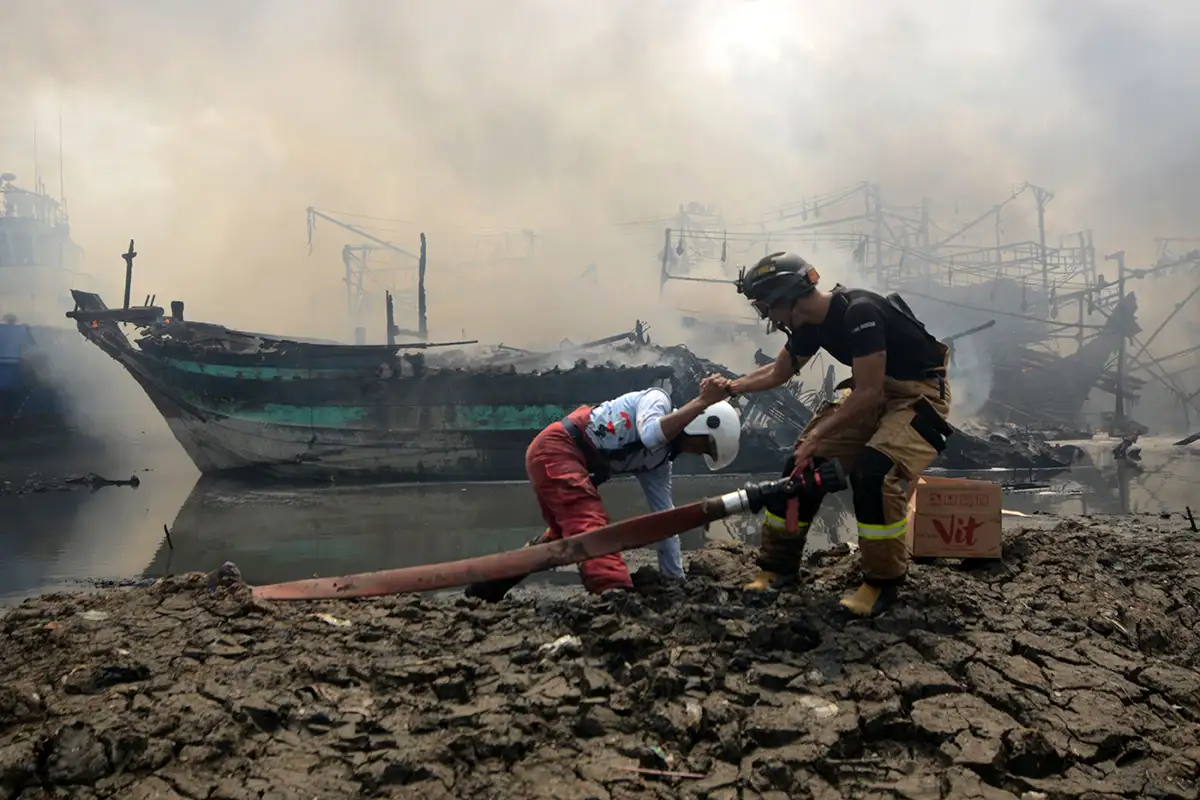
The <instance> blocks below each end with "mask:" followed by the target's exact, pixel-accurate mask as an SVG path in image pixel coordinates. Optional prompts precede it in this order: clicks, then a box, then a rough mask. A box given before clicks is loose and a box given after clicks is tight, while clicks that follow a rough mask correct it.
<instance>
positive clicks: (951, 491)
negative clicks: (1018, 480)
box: [907, 477, 1004, 558]
mask: <svg viewBox="0 0 1200 800" xmlns="http://www.w3.org/2000/svg"><path fill="white" fill-rule="evenodd" d="M1003 503H1004V492H1003V490H1002V489H1001V488H1000V484H998V483H990V482H988V481H970V480H965V479H962V478H934V477H924V478H920V479H919V480H918V481H917V484H916V486H914V487H912V491H911V492H910V494H909V498H908V537H907V541H908V550H909V553H911V554H912V556H913V557H915V558H1000V534H1001V527H1002V517H1003V514H1002V508H1003Z"/></svg>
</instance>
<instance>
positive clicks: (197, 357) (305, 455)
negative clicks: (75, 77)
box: [77, 293, 790, 481]
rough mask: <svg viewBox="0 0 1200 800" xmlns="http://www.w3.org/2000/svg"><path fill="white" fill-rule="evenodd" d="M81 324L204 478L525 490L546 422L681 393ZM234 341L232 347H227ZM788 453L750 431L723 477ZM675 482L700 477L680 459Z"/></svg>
mask: <svg viewBox="0 0 1200 800" xmlns="http://www.w3.org/2000/svg"><path fill="white" fill-rule="evenodd" d="M77 299H78V301H79V303H80V305H81V308H85V309H89V310H103V304H102V303H101V302H100V301H99V299H98V298H96V297H95V296H94V295H90V294H88V293H78V294H77ZM78 322H79V329H80V331H81V332H82V333H83V334H84V335H85V337H87V338H88V339H89V340H90V341H92V342H93V343H94V344H96V345H97V346H98V347H100V348H101V349H102V350H104V351H105V352H106V353H108V354H109V355H110V356H112V357H113V358H114V359H116V360H117V361H119V362H120V363H121V364H122V366H123V367H125V369H126V370H127V371H128V372H129V374H130V375H132V376H133V378H134V379H135V380H136V381H137V382H138V383H139V384H140V385H141V386H142V388H143V389H144V390H145V392H146V394H147V396H149V398H150V399H151V401H153V403H154V404H155V406H156V407H157V409H158V411H159V412H160V413H161V414H162V416H163V417H164V419H165V420H166V422H167V424H168V426H169V427H170V430H171V432H172V433H173V434H174V436H175V438H176V439H177V440H178V441H179V443H180V445H181V446H182V447H183V449H184V450H185V451H186V452H187V454H188V456H189V457H190V458H191V460H192V462H193V463H194V464H195V466H196V468H197V469H199V470H200V472H202V473H204V474H207V475H216V474H229V473H235V474H236V473H240V474H242V475H243V476H247V477H249V476H255V477H259V478H263V477H265V478H272V479H284V480H395V481H478V480H524V479H525V477H526V475H525V449H526V448H527V447H528V445H529V443H530V442H531V441H532V440H533V438H534V436H536V435H537V433H538V432H539V431H541V430H542V429H543V428H545V427H546V426H547V425H550V424H552V423H553V422H555V421H557V420H560V419H562V418H563V417H565V416H566V415H567V414H569V413H570V412H571V411H573V410H574V409H576V408H578V407H579V406H580V405H594V404H597V403H600V402H603V401H605V400H607V399H610V398H612V397H615V396H617V395H620V394H622V393H624V392H629V391H636V390H641V389H645V388H647V387H649V386H661V387H662V388H664V389H666V390H667V391H668V392H672V391H673V390H674V389H675V388H676V384H677V383H679V381H678V376H677V374H676V368H675V367H674V366H672V365H670V364H654V365H648V366H626V367H617V366H611V365H608V366H588V365H585V364H575V365H574V366H573V367H570V368H567V369H562V368H551V369H548V370H542V371H532V370H518V369H516V368H514V367H513V366H512V365H511V364H501V365H496V364H491V365H489V366H479V365H475V366H472V367H470V368H455V367H453V366H449V367H448V366H445V363H444V362H440V363H442V366H441V367H439V368H433V367H431V366H430V365H429V364H428V363H427V362H426V360H425V359H424V358H423V357H422V356H420V355H414V354H411V353H408V354H399V355H398V354H397V353H396V352H395V349H393V348H381V347H361V348H359V347H346V346H342V345H322V344H306V343H298V342H295V341H290V340H262V341H260V340H259V339H257V338H255V339H252V340H249V341H247V340H246V337H245V336H244V335H241V334H238V336H239V337H240V338H238V339H236V340H234V339H233V338H232V337H228V336H222V337H221V338H219V339H218V340H217V344H211V343H210V344H209V345H206V346H202V347H200V346H190V347H189V346H181V344H180V343H179V342H178V341H174V342H173V341H163V340H162V338H155V337H153V336H150V337H146V338H143V339H141V340H139V341H138V343H137V346H136V347H134V346H132V345H131V344H130V343H129V341H128V340H127V339H126V338H125V337H124V334H122V333H121V332H120V330H119V329H118V328H117V326H116V323H115V322H111V321H97V320H95V319H93V320H86V319H79V320H78ZM205 330H207V328H206V329H205ZM233 341H236V342H237V346H236V347H235V348H234V347H231V348H229V349H225V346H224V345H227V344H228V343H229V342H233ZM683 383H685V384H686V383H688V382H687V381H684V382H683ZM693 388H694V387H691V386H690V385H686V386H684V387H683V390H684V391H689V390H693ZM787 444H790V443H787ZM787 449H788V448H787V447H786V446H784V447H780V445H779V443H777V442H776V441H775V439H774V438H773V437H772V436H771V435H770V434H769V433H768V432H765V431H761V432H759V431H756V432H751V433H750V434H749V435H748V436H747V437H746V438H745V440H744V442H743V447H742V452H741V454H740V455H739V458H738V459H737V461H735V462H734V464H733V465H731V466H730V468H729V470H730V471H755V472H757V471H763V470H767V471H770V472H774V471H776V470H778V469H779V465H780V464H781V463H782V461H783V460H784V459H785V458H786V455H787V453H786V451H787ZM676 472H677V473H678V474H689V473H701V472H707V467H706V465H705V463H704V461H703V459H698V458H683V459H679V460H678V461H677V462H676Z"/></svg>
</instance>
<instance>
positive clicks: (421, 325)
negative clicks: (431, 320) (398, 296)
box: [417, 233, 429, 342]
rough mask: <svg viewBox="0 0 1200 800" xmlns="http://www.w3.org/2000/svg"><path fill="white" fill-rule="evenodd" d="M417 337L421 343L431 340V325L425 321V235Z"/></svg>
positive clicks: (419, 269)
mask: <svg viewBox="0 0 1200 800" xmlns="http://www.w3.org/2000/svg"><path fill="white" fill-rule="evenodd" d="M417 335H418V336H420V337H421V341H422V342H423V341H425V340H426V339H428V338H429V325H428V322H427V320H426V319H425V234H424V233H422V234H421V255H420V258H419V260H418V261H417Z"/></svg>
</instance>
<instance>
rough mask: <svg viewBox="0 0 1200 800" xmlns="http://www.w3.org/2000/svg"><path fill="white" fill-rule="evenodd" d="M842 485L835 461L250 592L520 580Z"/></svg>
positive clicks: (340, 591) (299, 593)
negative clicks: (609, 517) (508, 545)
mask: <svg viewBox="0 0 1200 800" xmlns="http://www.w3.org/2000/svg"><path fill="white" fill-rule="evenodd" d="M847 486H848V483H847V480H846V473H845V471H844V470H843V469H842V467H841V465H839V464H838V463H837V462H836V461H827V462H824V463H822V464H821V465H820V466H819V467H816V468H815V469H814V468H811V467H810V468H808V469H806V470H804V471H803V472H801V473H799V474H797V475H792V476H790V477H787V478H782V479H780V480H775V481H765V482H761V483H747V484H746V485H745V486H743V487H742V488H741V489H738V490H737V491H734V492H729V493H727V494H722V495H716V496H713V497H708V498H705V499H703V500H697V501H696V502H694V503H689V504H688V505H685V506H680V507H679V508H673V509H669V510H667V511H659V512H656V513H653V514H643V515H641V516H638V517H632V518H630V519H626V520H622V521H620V522H614V523H611V524H609V525H605V526H604V527H602V528H597V529H595V530H592V531H588V532H587V533H581V534H579V535H578V536H572V537H570V538H564V539H559V540H557V541H553V542H547V543H545V544H536V545H533V546H530V547H525V548H522V549H520V550H510V551H508V552H504V553H493V554H491V555H485V556H478V557H476V558H467V559H462V560H460V561H448V562H444V563H440V564H425V565H421V566H416V567H404V568H402V569H390V570H382V571H379V572H363V573H359V574H357V575H344V576H341V577H337V578H313V579H309V580H301V581H292V582H289V583H276V584H271V585H268V586H255V587H253V589H252V591H253V593H254V596H255V597H256V598H258V599H260V600H330V599H339V598H355V597H379V596H382V595H393V594H406V593H411V592H428V591H432V590H435V589H451V588H454V587H457V586H466V585H468V584H474V583H482V582H486V581H498V580H504V579H510V578H520V577H524V576H526V575H530V574H533V573H535V572H541V571H543V570H548V569H553V568H554V567H563V566H567V565H568V564H578V563H579V562H581V561H587V560H588V559H591V558H596V557H598V556H606V555H610V554H612V553H618V552H621V551H624V550H633V549H636V548H639V547H646V546H647V545H651V544H654V543H655V542H658V541H661V540H663V539H667V538H669V537H671V536H675V535H676V534H679V533H683V532H684V531H689V530H692V529H693V528H699V527H702V526H704V525H707V524H708V523H710V522H716V521H718V520H721V519H724V518H726V517H729V516H733V515H735V514H745V513H750V514H756V513H758V512H759V511H761V510H762V509H763V507H764V506H765V505H766V504H767V503H768V502H770V501H772V500H775V499H784V500H788V499H791V498H799V497H818V496H823V495H825V494H828V493H830V492H839V491H841V490H843V489H845V488H846V487H847Z"/></svg>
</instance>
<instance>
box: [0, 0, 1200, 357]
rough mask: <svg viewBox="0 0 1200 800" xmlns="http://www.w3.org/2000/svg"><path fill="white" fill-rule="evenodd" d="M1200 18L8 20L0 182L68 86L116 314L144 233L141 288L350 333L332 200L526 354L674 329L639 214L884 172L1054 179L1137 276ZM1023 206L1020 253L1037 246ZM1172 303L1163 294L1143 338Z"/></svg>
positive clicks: (919, 8)
mask: <svg viewBox="0 0 1200 800" xmlns="http://www.w3.org/2000/svg"><path fill="white" fill-rule="evenodd" d="M1193 6H1194V4H1189V3H1185V2H1183V1H1182V0H1177V1H1175V2H1171V1H1164V2H1160V3H1155V4H1145V5H1144V6H1134V5H1131V4H1127V3H1116V2H1083V0H1079V2H1067V1H1066V0H1058V1H1052V2H1046V1H1045V0H1041V1H1035V0H1003V1H1001V0H996V1H995V2H986V1H981V2H972V3H962V2H950V0H925V1H924V2H919V3H918V2H901V3H888V4H883V5H881V6H880V7H879V8H878V9H874V10H873V11H872V13H871V14H870V15H867V14H864V13H862V9H861V8H859V7H858V6H856V5H855V4H846V3H842V2H835V0H825V1H824V2H812V3H804V4H795V3H788V2H785V1H784V0H777V1H769V0H754V1H752V2H751V1H744V2H736V1H735V0H660V1H659V2H635V1H634V0H617V1H615V2H606V3H594V2H593V3H588V2H582V0H559V2H552V0H519V1H518V0H514V1H513V2H507V3H497V4H488V3H479V2H473V1H472V2H466V0H447V1H446V2H441V3H420V4H418V3H395V2H385V0H374V1H372V0H359V2H354V3H335V2H332V0H330V1H329V2H325V1H323V0H292V1H291V2H286V1H285V0H264V1H263V2H257V3H238V2H232V0H228V1H217V0H213V1H211V2H206V3H185V2H170V1H168V0H103V1H102V2H94V3H66V2H52V1H51V0H6V2H5V3H3V6H2V7H0V27H2V28H3V29H4V30H7V31H20V35H19V36H10V37H8V38H7V40H6V42H5V45H4V49H3V51H2V53H0V87H2V89H3V97H4V99H5V102H4V103H3V104H2V105H0V130H3V131H4V132H5V138H4V139H3V140H2V141H0V168H3V169H6V170H11V171H15V172H18V173H20V174H26V173H29V172H30V171H31V169H32V167H31V163H32V162H31V152H32V146H31V143H30V142H29V141H28V137H27V136H25V135H23V134H22V133H20V132H22V131H30V132H32V127H33V121H34V119H35V118H36V119H37V120H38V122H39V124H40V126H41V128H42V130H43V131H47V130H49V131H53V129H54V128H55V127H56V123H57V114H58V102H59V97H61V98H62V106H63V113H64V134H65V136H64V138H65V142H64V144H65V156H64V160H65V168H66V194H67V197H68V201H69V206H70V211H71V213H72V223H73V232H74V236H75V238H76V240H77V241H79V243H80V244H81V245H82V246H83V247H84V248H85V250H86V253H87V265H86V269H87V271H88V272H90V273H91V274H93V275H94V276H95V278H96V281H97V285H98V286H100V287H101V288H103V290H104V291H105V293H106V294H107V295H108V296H110V297H116V296H117V295H118V293H119V279H120V277H121V262H120V260H119V258H118V257H117V254H118V253H120V252H121V250H123V249H124V247H125V245H126V244H127V242H128V240H129V238H130V237H133V238H136V239H137V243H138V250H139V251H140V253H141V256H140V257H139V260H138V270H137V274H136V276H135V289H134V295H135V296H137V297H139V298H140V297H141V296H142V295H144V294H148V293H152V292H153V293H156V294H157V295H158V298H159V300H160V301H165V300H168V299H172V298H181V299H185V300H186V301H187V302H188V308H189V314H190V316H192V317H193V318H204V319H210V320H214V321H220V322H223V323H226V324H229V325H234V326H239V327H246V328H251V329H257V330H272V331H286V332H290V333H294V334H296V335H309V336H322V337H328V338H337V339H343V340H346V339H349V338H350V336H351V335H352V334H351V327H352V326H351V323H350V322H349V320H348V319H347V315H346V311H345V307H346V299H345V287H344V286H343V285H342V283H341V278H342V266H341V249H342V246H343V245H344V244H348V243H360V241H361V240H359V239H357V237H355V236H354V235H353V234H350V233H348V232H346V231H343V230H340V229H338V228H336V227H334V226H333V225H331V224H328V223H324V222H318V225H317V230H316V233H315V242H314V249H313V252H312V254H311V255H309V254H308V247H307V245H306V241H305V235H306V229H305V219H304V209H305V208H306V207H307V206H310V205H312V206H317V207H319V208H323V209H329V210H336V211H350V212H355V213H359V214H366V215H371V216H375V217H380V218H382V219H381V220H366V219H362V218H356V219H354V220H352V221H354V222H358V223H362V224H364V225H368V226H371V227H369V228H368V230H370V231H371V232H373V233H376V234H377V235H379V236H382V237H383V238H385V239H389V240H393V241H395V242H396V243H398V244H400V245H401V246H403V247H405V248H408V249H410V250H415V249H416V247H417V234H418V233H419V232H420V231H426V232H427V233H428V235H429V254H430V255H429V258H430V267H429V279H428V286H429V304H430V328H431V334H432V335H433V337H434V338H441V339H452V338H458V337H459V336H460V335H462V334H464V333H465V334H466V335H467V336H469V337H472V338H479V339H482V340H485V341H504V342H506V343H508V344H513V345H518V346H519V345H544V344H549V343H553V342H556V341H557V340H558V339H559V338H562V337H571V338H572V339H574V340H575V341H581V340H584V339H587V338H589V337H593V336H602V335H605V334H607V333H611V332H614V331H617V330H622V329H626V328H628V327H629V326H630V325H631V324H632V322H633V319H634V318H637V317H641V318H653V317H660V318H662V317H664V313H663V311H662V309H661V308H660V306H659V301H658V284H657V264H656V257H655V251H656V249H657V248H658V247H660V246H661V239H660V238H656V236H659V237H660V236H661V227H660V228H659V233H658V234H656V235H649V234H647V235H646V236H638V235H632V234H630V233H628V232H627V231H625V230H624V229H620V228H617V227H616V226H615V224H616V223H618V222H623V221H627V220H631V219H634V220H636V219H643V220H644V219H655V218H663V219H666V218H669V216H670V215H671V213H672V212H673V210H674V209H675V208H676V207H677V206H678V204H679V203H686V202H688V201H691V200H699V201H701V202H719V203H720V204H721V207H722V210H723V211H724V212H725V214H726V217H727V219H729V220H731V222H730V225H731V227H736V226H741V227H742V229H743V230H754V229H755V228H756V227H757V224H758V216H757V215H758V212H759V211H760V210H761V209H762V208H764V207H767V206H769V205H771V204H772V203H774V202H776V201H782V200H785V199H795V198H797V197H801V196H805V195H812V194H816V193H820V192H824V191H828V190H831V189H835V188H838V187H841V186H845V185H848V184H852V183H855V182H857V181H860V180H873V181H878V182H879V183H880V184H881V185H882V187H883V191H884V193H885V201H886V202H904V203H915V202H917V201H918V200H919V198H920V197H921V196H928V197H931V198H934V200H935V205H934V208H933V211H934V214H935V216H941V217H943V218H945V219H947V220H948V224H949V223H953V222H955V221H957V222H959V223H962V222H965V221H966V220H968V219H969V218H970V217H972V216H974V215H975V214H977V213H980V212H982V211H983V210H986V209H987V208H988V207H990V206H991V205H993V204H995V203H996V202H998V201H999V200H1001V199H1003V196H1004V194H1005V192H1007V191H1008V190H1009V189H1010V187H1012V186H1014V185H1018V184H1020V183H1021V182H1023V181H1025V180H1030V181H1033V182H1035V183H1038V184H1040V185H1043V186H1046V187H1048V188H1051V189H1053V190H1054V191H1055V193H1056V196H1055V199H1054V201H1053V202H1052V203H1051V205H1050V207H1049V212H1050V213H1049V226H1050V229H1051V231H1052V236H1051V238H1050V243H1051V244H1056V243H1057V240H1058V236H1059V235H1060V234H1066V233H1069V232H1072V231H1076V230H1080V229H1083V228H1087V227H1094V228H1095V229H1096V241H1097V250H1098V252H1100V253H1106V252H1111V251H1113V250H1116V249H1125V250H1126V251H1127V252H1128V254H1129V260H1130V263H1131V264H1140V265H1145V264H1148V263H1149V262H1150V261H1151V260H1152V259H1153V257H1154V249H1153V239H1154V237H1155V236H1161V235H1186V234H1187V233H1188V232H1189V230H1190V229H1191V228H1192V226H1194V224H1195V222H1194V221H1195V220H1196V219H1197V218H1198V215H1197V211H1198V210H1200V209H1198V206H1200V196H1198V193H1197V190H1196V189H1195V188H1194V186H1196V185H1197V181H1196V178H1197V174H1198V172H1200V169H1198V162H1200V151H1198V150H1197V149H1196V148H1195V146H1194V142H1195V141H1196V134H1197V132H1198V131H1197V128H1198V121H1200V112H1197V111H1196V110H1195V109H1194V108H1193V107H1192V106H1193V105H1194V104H1192V105H1189V104H1188V102H1187V98H1189V97H1191V96H1194V94H1195V91H1194V90H1195V89H1196V88H1197V87H1196V86H1195V84H1196V82H1197V81H1200V77H1197V76H1200V70H1197V69H1196V66H1197V61H1198V60H1200V57H1197V56H1196V55H1195V54H1194V48H1193V47H1192V41H1193V40H1194V38H1195V33H1196V32H1197V30H1198V28H1200V24H1198V23H1200V18H1198V17H1200V11H1197V10H1195V8H1193ZM1189 90H1192V91H1189ZM40 144H41V147H42V160H41V165H40V166H41V171H42V174H43V176H44V177H45V179H46V183H47V185H48V186H49V187H50V188H52V189H53V188H56V187H57V184H58V181H57V159H56V158H53V157H48V156H47V153H48V152H52V151H53V149H54V148H55V147H56V143H55V142H53V136H52V135H48V134H43V135H42V137H41V142H40ZM1031 206H1032V204H1031V203H1023V204H1017V203H1014V204H1013V207H1012V209H1011V212H1007V211H1006V217H1005V228H1006V230H1005V234H1006V238H1008V239H1013V238H1016V237H1017V234H1018V233H1019V234H1020V236H1022V237H1026V238H1029V237H1030V225H1031V224H1032V207H1031ZM385 220H386V221H385ZM663 227H665V225H664V226H663ZM522 229H532V230H533V231H535V232H536V233H537V235H538V238H537V239H536V240H535V243H534V244H535V246H534V250H533V252H532V254H530V255H528V256H527V255H526V254H525V252H524V250H523V245H521V244H516V243H515V242H520V241H521V233H520V231H521V230H522ZM485 233H486V234H488V235H487V236H484V235H482V234H485ZM506 233H507V234H508V239H509V241H510V245H509V248H508V249H507V250H505V249H504V248H502V247H500V246H499V245H498V244H497V242H500V241H503V240H504V239H505V236H504V234H506ZM979 236H980V237H981V239H982V240H984V241H986V239H987V236H985V235H984V234H982V233H981V234H979ZM968 240H969V239H968ZM514 253H515V254H516V256H513V254H514ZM501 254H508V255H509V256H513V257H511V258H509V259H507V260H506V259H501V258H499V256H500V255H501ZM806 255H809V256H812V254H811V253H806ZM756 256H757V253H754V254H749V255H748V256H747V260H753V257H756ZM823 257H824V256H823V255H821V254H818V255H816V256H815V257H814V258H815V260H816V261H817V262H818V263H820V262H821V260H822V258H823ZM838 258H839V259H841V258H842V257H841V256H838ZM589 264H595V265H597V269H596V271H595V277H594V279H584V278H581V277H580V276H581V275H582V274H584V273H585V270H586V268H587V267H588V265H589ZM406 274H410V273H406ZM837 277H838V278H840V279H842V280H844V281H846V282H848V283H849V282H856V283H861V281H856V280H855V276H854V275H852V274H851V275H846V276H837ZM1180 280H1183V279H1180ZM1186 280H1191V281H1194V280H1195V278H1194V277H1189V278H1187V279H1186ZM693 288H696V289H697V291H696V292H694V293H693V296H694V297H696V298H698V299H697V301H696V303H697V304H698V305H703V306H705V309H704V310H706V311H711V312H720V313H725V314H738V313H743V311H744V309H743V308H742V307H741V306H740V304H739V303H738V302H737V299H736V297H734V296H732V292H731V291H728V290H726V289H725V287H719V286H716V287H705V286H700V287H693ZM1189 288H1190V287H1189ZM1176 290H1177V287H1175V286H1171V287H1166V286H1165V285H1164V288H1162V289H1161V290H1158V293H1157V294H1156V290H1155V289H1154V285H1148V286H1146V287H1144V288H1143V287H1139V299H1140V300H1141V315H1142V318H1143V327H1146V328H1150V327H1151V322H1148V321H1152V320H1153V319H1154V318H1155V316H1156V315H1157V316H1158V317H1161V316H1162V315H1163V313H1165V312H1163V309H1164V308H1169V303H1167V302H1166V301H1165V300H1163V299H1162V298H1163V297H1168V296H1170V297H1171V298H1172V299H1173V298H1174V297H1178V296H1179V295H1177V294H1174V292H1175V291H1176ZM1185 291H1186V290H1185ZM717 295H720V298H719V299H718V297H717ZM700 298H702V299H700ZM671 302H672V303H673V304H674V303H676V302H677V299H672V301H671ZM111 303H112V301H111V300H110V304H111ZM404 313H405V314H409V313H410V312H409V311H408V310H407V309H406V310H405V311H404ZM400 322H401V324H402V325H405V326H408V327H411V326H412V325H413V323H414V322H415V320H412V319H408V318H405V319H402V320H400ZM931 322H932V323H933V327H935V328H936V327H939V326H938V325H937V321H936V320H933V321H931ZM371 324H372V325H374V327H373V328H372V329H371V330H370V332H369V336H370V337H371V339H373V340H378V339H379V338H380V335H381V331H382V328H383V322H382V319H380V320H379V321H378V323H371ZM675 324H676V323H675V322H673V321H671V320H668V319H660V322H659V330H660V331H661V332H663V333H664V334H666V333H667V332H668V331H672V330H673V329H672V326H673V325H675ZM938 332H939V333H947V332H950V331H942V330H940V329H939V330H938ZM778 338H779V337H773V339H772V340H770V341H772V342H776V343H778V342H777V341H776V340H778ZM1168 338H1169V337H1166V336H1164V337H1163V338H1162V339H1161V340H1160V341H1162V342H1163V344H1164V346H1168V347H1169V346H1171V345H1172V344H1173V343H1171V342H1168ZM660 341H663V340H661V339H660ZM663 343H668V342H666V341H664V342H663ZM772 349H773V348H772V347H768V352H770V351H771V350H772ZM752 353H753V348H751V349H749V350H748V351H747V352H746V353H745V354H743V355H742V356H741V358H742V362H741V363H732V364H731V366H732V367H733V368H734V369H738V370H743V369H744V370H748V369H750V368H751V367H752V363H751V358H750V357H751V355H752Z"/></svg>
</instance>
